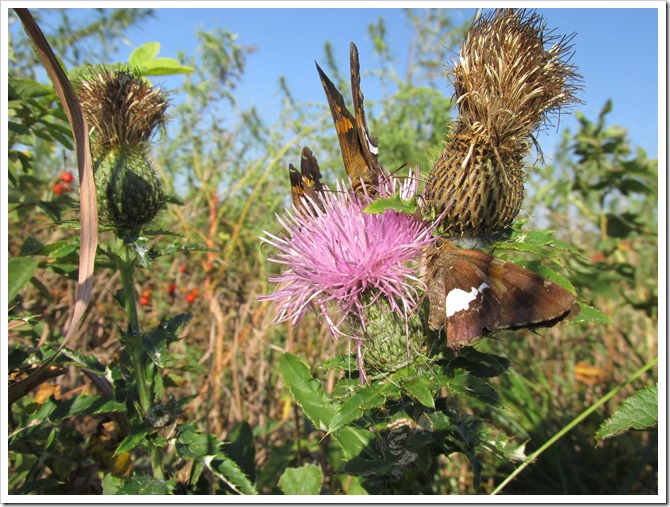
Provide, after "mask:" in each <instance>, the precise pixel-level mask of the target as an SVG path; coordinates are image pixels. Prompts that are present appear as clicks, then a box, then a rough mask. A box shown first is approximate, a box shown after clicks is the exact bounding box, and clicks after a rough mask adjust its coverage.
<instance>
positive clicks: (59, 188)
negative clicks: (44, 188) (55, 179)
mask: <svg viewBox="0 0 670 507" xmlns="http://www.w3.org/2000/svg"><path fill="white" fill-rule="evenodd" d="M53 191H54V194H56V195H63V194H64V193H65V192H67V191H68V187H67V185H63V184H62V183H56V184H55V185H54V188H53Z"/></svg>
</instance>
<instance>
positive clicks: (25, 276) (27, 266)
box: [7, 257, 38, 304]
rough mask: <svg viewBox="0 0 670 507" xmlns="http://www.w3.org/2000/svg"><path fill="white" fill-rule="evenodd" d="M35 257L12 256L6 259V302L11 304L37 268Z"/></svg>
mask: <svg viewBox="0 0 670 507" xmlns="http://www.w3.org/2000/svg"><path fill="white" fill-rule="evenodd" d="M37 264H38V261H37V259H33V258H32V257H14V258H12V259H9V260H8V261H7V302H8V303H10V304H11V302H12V301H14V298H15V297H16V295H17V294H18V293H19V291H20V290H21V289H23V287H24V286H25V285H26V284H27V283H28V282H29V281H30V279H31V278H32V277H33V275H34V274H35V271H36V270H37Z"/></svg>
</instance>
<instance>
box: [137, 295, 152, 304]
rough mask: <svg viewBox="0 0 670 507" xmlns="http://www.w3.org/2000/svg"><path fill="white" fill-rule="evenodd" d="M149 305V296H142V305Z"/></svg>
mask: <svg viewBox="0 0 670 507" xmlns="http://www.w3.org/2000/svg"><path fill="white" fill-rule="evenodd" d="M149 303H151V298H149V296H147V295H145V294H142V295H141V296H140V304H141V305H142V306H147V305H148V304H149Z"/></svg>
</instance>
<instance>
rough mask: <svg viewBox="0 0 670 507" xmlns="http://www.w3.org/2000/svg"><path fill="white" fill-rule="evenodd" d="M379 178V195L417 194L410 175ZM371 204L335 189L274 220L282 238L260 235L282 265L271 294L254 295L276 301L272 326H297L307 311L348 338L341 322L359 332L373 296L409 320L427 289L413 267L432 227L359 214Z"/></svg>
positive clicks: (394, 216) (401, 217)
mask: <svg viewBox="0 0 670 507" xmlns="http://www.w3.org/2000/svg"><path fill="white" fill-rule="evenodd" d="M382 180H383V182H382V183H381V184H380V187H379V189H378V193H379V195H380V197H389V196H392V195H396V193H397V192H398V191H399V195H400V197H401V198H403V199H410V198H411V197H412V196H414V195H415V194H416V192H417V187H418V179H417V178H416V176H415V175H413V174H412V173H410V176H409V178H407V179H405V180H404V181H402V182H401V181H400V180H396V179H395V178H392V177H391V176H390V175H388V174H386V177H385V178H382ZM369 202H370V199H367V198H361V197H359V196H357V195H356V194H355V193H354V192H352V191H350V190H345V189H343V188H342V186H341V185H340V184H338V185H337V189H336V191H334V192H331V191H328V190H326V191H325V192H323V193H322V194H321V203H320V204H317V203H315V202H314V201H312V200H308V201H307V202H306V204H305V206H303V207H302V209H301V210H300V211H298V210H296V209H295V208H291V209H290V210H288V211H287V213H286V214H285V215H284V216H283V217H282V216H279V215H277V219H278V221H279V223H280V224H281V226H282V227H283V229H284V230H285V231H286V234H285V235H284V236H283V237H278V236H275V235H273V234H270V233H268V232H266V231H264V236H263V237H261V239H262V240H263V241H265V242H266V243H269V244H271V245H273V246H274V247H275V248H276V249H277V255H276V257H273V258H269V259H268V260H269V261H270V262H275V263H278V264H282V265H283V266H285V270H284V272H283V273H282V274H281V275H280V276H278V277H273V278H270V281H271V282H275V283H277V284H278V286H277V288H276V290H275V292H274V293H273V294H270V295H267V296H262V297H260V298H259V299H260V300H264V301H274V302H275V303H276V304H277V315H276V316H275V319H274V321H273V322H274V323H279V322H285V321H288V322H290V323H291V325H292V326H295V325H296V324H297V323H298V322H299V321H300V320H301V319H302V318H303V317H304V315H305V314H306V313H307V311H308V310H310V309H312V310H314V311H315V312H316V313H317V315H319V316H320V317H322V318H323V319H324V320H325V321H326V323H327V325H328V327H329V329H330V331H331V332H332V334H333V335H334V336H336V337H337V336H340V335H346V334H347V333H346V332H344V331H343V330H342V329H341V326H342V324H343V322H349V323H352V322H353V323H355V326H356V325H358V324H360V329H361V330H362V331H365V328H366V325H365V309H366V307H367V306H368V305H372V304H375V302H377V300H378V299H379V298H383V299H384V300H385V302H386V303H387V304H388V308H390V309H391V311H392V312H396V313H397V314H398V315H400V316H401V317H402V318H403V319H404V321H405V322H407V321H408V319H409V316H410V315H411V313H412V312H413V311H414V309H415V308H416V306H417V304H418V302H419V299H420V294H421V292H420V291H423V290H425V285H424V284H423V282H422V281H421V280H420V278H419V277H418V275H417V268H418V265H419V262H420V258H421V256H422V254H423V250H424V248H425V247H426V246H428V245H430V244H431V243H432V241H433V239H432V232H433V230H432V227H431V226H430V225H429V224H427V223H426V222H424V221H422V220H420V219H419V218H417V217H414V216H411V215H407V214H405V213H399V212H396V211H392V210H387V211H386V212H385V213H383V214H369V213H363V209H364V208H365V207H366V206H367V205H368V204H369Z"/></svg>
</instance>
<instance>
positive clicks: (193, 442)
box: [176, 428, 257, 495]
mask: <svg viewBox="0 0 670 507" xmlns="http://www.w3.org/2000/svg"><path fill="white" fill-rule="evenodd" d="M176 444H177V445H176V449H177V454H179V455H180V456H182V457H184V458H187V459H195V460H197V461H198V462H199V463H202V464H203V465H204V466H205V467H206V468H207V469H209V471H210V472H211V473H213V474H214V475H215V476H216V477H218V478H219V479H221V480H222V481H223V482H225V483H226V484H227V485H228V486H229V487H230V488H231V489H232V490H233V491H235V492H236V493H240V494H243V495H255V494H257V491H256V489H255V488H254V486H253V484H252V483H251V482H250V481H249V479H248V478H247V476H246V475H245V474H244V472H242V470H240V468H239V467H238V466H237V464H236V463H235V462H234V461H233V460H231V459H230V458H229V457H228V456H226V455H225V453H224V452H223V451H222V445H221V444H222V443H221V442H219V440H217V438H216V437H215V436H214V435H210V434H203V433H199V432H197V431H195V430H193V429H191V428H188V429H186V430H185V431H182V432H180V434H179V436H178V437H177V443H176Z"/></svg>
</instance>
